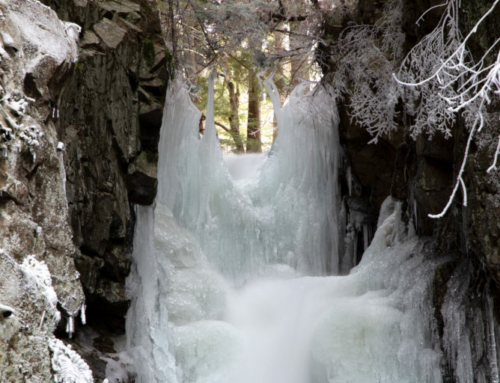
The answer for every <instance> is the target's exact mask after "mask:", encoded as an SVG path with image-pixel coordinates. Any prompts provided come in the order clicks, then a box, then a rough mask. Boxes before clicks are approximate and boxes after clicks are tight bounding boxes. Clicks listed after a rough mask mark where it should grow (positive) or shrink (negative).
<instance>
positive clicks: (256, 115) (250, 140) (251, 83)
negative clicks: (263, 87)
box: [247, 72, 262, 153]
mask: <svg viewBox="0 0 500 383" xmlns="http://www.w3.org/2000/svg"><path fill="white" fill-rule="evenodd" d="M259 93H260V92H259V84H258V82H257V76H256V75H255V74H254V73H252V72H250V73H249V76H248V120H247V152H254V153H259V152H262V143H261V138H260V95H259Z"/></svg>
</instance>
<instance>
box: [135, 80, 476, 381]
mask: <svg viewBox="0 0 500 383" xmlns="http://www.w3.org/2000/svg"><path fill="white" fill-rule="evenodd" d="M212 87H213V84H212ZM266 88H267V89H268V92H269V93H270V96H271V99H272V101H273V103H274V106H275V110H276V111H277V119H278V125H279V132H280V133H279V136H278V138H277V140H276V143H275V145H274V146H273V148H272V150H271V151H270V152H269V153H266V154H261V155H253V156H247V157H245V156H243V157H231V158H226V162H225V161H224V159H223V156H222V153H221V149H220V146H219V143H218V140H217V137H216V132H215V126H214V124H213V88H212V91H211V92H210V96H209V104H208V107H207V126H206V132H205V135H204V136H203V138H201V139H200V138H199V136H198V121H199V117H200V112H199V111H198V110H197V109H196V108H195V106H194V105H193V104H192V103H191V101H190V99H189V96H188V93H187V92H186V91H185V90H184V89H183V87H182V86H179V85H175V86H173V87H171V89H170V90H169V93H168V95H167V104H166V106H165V113H164V121H163V126H162V131H161V139H160V146H159V153H160V159H159V170H158V178H159V192H158V197H157V201H156V206H155V208H154V209H153V208H148V207H140V208H138V209H137V226H136V233H135V243H134V260H135V263H136V270H135V272H134V273H133V276H132V277H131V278H130V279H129V286H130V288H131V291H132V292H133V295H134V299H133V302H132V307H131V309H130V312H129V314H128V318H127V333H128V350H129V353H130V354H131V355H132V357H133V359H134V360H135V367H136V370H137V373H138V382H142V383H154V382H158V383H257V382H258V383H358V382H359V383H371V382H374V383H375V382H377V383H389V382H394V383H405V382H408V383H409V382H415V383H425V382H432V383H438V382H441V381H442V377H441V375H442V374H441V365H440V364H441V363H442V355H441V352H440V351H439V347H438V346H437V345H436V342H434V341H433V339H436V334H435V332H436V330H435V328H436V326H435V323H434V322H433V316H432V309H431V307H432V304H431V300H432V297H431V294H430V286H431V284H432V278H433V272H434V270H435V268H436V267H437V265H438V261H431V260H426V258H425V256H424V255H422V254H421V251H420V250H419V246H420V245H419V242H418V240H417V238H416V237H415V236H414V235H413V234H412V230H411V227H410V228H408V227H405V226H404V225H403V224H402V222H401V219H400V214H401V212H400V210H401V209H400V205H399V204H398V203H395V202H393V201H391V200H390V199H388V200H387V201H386V202H385V203H384V205H383V207H382V211H381V217H380V219H379V225H378V226H379V227H378V229H377V232H376V233H375V236H374V239H373V241H372V243H371V245H370V246H369V247H368V248H367V249H366V251H365V253H364V255H363V259H362V261H361V263H360V264H359V265H358V266H357V267H355V268H354V269H353V270H351V273H350V274H349V275H348V276H327V275H335V274H338V272H339V264H340V263H341V260H340V259H339V254H340V252H339V249H338V247H337V246H338V243H339V240H338V218H337V215H336V212H338V211H339V206H340V203H339V199H338V190H337V189H338V187H337V182H336V179H337V174H336V172H337V169H338V166H339V165H338V163H337V162H338V137H337V133H336V132H337V112H336V109H335V104H334V103H333V102H332V99H331V97H330V96H329V94H328V92H327V91H325V90H324V89H321V88H318V89H316V90H315V91H314V92H311V93H309V94H307V95H304V92H303V90H301V89H298V90H297V91H296V92H294V93H293V94H292V96H291V98H290V101H289V103H288V104H287V105H286V106H285V107H283V108H281V106H280V105H279V97H278V95H277V91H276V88H275V87H274V85H273V84H272V82H270V81H266ZM464 381H466V380H464Z"/></svg>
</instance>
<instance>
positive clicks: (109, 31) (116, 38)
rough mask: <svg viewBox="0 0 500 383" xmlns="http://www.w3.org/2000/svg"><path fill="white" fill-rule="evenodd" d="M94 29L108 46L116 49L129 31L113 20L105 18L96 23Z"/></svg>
mask: <svg viewBox="0 0 500 383" xmlns="http://www.w3.org/2000/svg"><path fill="white" fill-rule="evenodd" d="M94 31H95V33H97V35H98V36H99V37H100V38H101V39H102V41H104V43H105V44H106V45H107V46H108V48H111V49H116V47H117V46H118V45H120V43H121V42H122V41H123V38H124V37H125V34H126V33H127V31H126V30H125V29H123V28H122V27H120V26H119V25H118V24H116V23H114V22H113V21H111V20H109V19H107V18H104V19H103V20H102V21H101V22H100V23H98V24H95V25H94Z"/></svg>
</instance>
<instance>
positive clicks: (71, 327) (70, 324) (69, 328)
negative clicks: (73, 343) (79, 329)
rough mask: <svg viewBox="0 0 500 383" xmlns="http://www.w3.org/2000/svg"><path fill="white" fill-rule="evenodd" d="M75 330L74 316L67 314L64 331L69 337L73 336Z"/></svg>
mask: <svg viewBox="0 0 500 383" xmlns="http://www.w3.org/2000/svg"><path fill="white" fill-rule="evenodd" d="M74 332H75V318H74V317H73V316H71V315H70V316H69V317H68V318H67V322H66V333H67V334H68V337H69V338H70V339H71V338H72V337H73V333H74Z"/></svg>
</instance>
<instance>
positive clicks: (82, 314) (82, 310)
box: [80, 303, 87, 325]
mask: <svg viewBox="0 0 500 383" xmlns="http://www.w3.org/2000/svg"><path fill="white" fill-rule="evenodd" d="M86 309H87V306H85V303H84V304H82V307H81V308H80V320H81V321H82V324H83V325H84V324H87V316H86V313H85V310H86Z"/></svg>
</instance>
